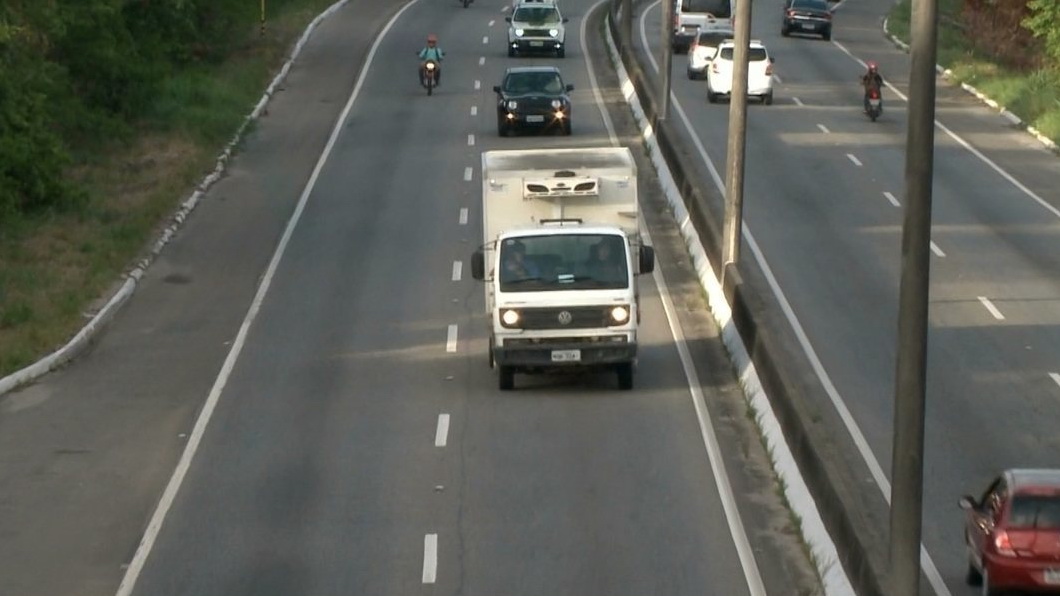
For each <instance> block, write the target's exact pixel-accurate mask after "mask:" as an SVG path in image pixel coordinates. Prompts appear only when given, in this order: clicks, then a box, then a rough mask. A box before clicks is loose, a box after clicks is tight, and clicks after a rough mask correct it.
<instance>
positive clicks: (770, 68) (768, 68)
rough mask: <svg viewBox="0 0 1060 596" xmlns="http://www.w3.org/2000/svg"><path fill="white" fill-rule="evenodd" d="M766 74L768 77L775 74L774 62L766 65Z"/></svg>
mask: <svg viewBox="0 0 1060 596" xmlns="http://www.w3.org/2000/svg"><path fill="white" fill-rule="evenodd" d="M766 76H767V77H771V76H773V64H772V63H770V64H767V65H766Z"/></svg>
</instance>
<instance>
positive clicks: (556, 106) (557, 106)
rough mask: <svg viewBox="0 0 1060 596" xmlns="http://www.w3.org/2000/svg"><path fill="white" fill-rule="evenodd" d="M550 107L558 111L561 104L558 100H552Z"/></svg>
mask: <svg viewBox="0 0 1060 596" xmlns="http://www.w3.org/2000/svg"><path fill="white" fill-rule="evenodd" d="M552 107H553V108H555V109H557V110H558V109H560V108H562V107H563V102H562V101H560V100H558V99H553V100H552Z"/></svg>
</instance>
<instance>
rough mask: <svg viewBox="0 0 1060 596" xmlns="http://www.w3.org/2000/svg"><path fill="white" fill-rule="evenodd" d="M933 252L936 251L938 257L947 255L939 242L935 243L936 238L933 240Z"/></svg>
mask: <svg viewBox="0 0 1060 596" xmlns="http://www.w3.org/2000/svg"><path fill="white" fill-rule="evenodd" d="M931 252H933V253H935V256H936V257H944V256H946V253H944V252H942V249H941V248H939V245H938V244H935V241H934V240H932V241H931Z"/></svg>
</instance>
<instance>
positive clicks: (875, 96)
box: [865, 88, 883, 122]
mask: <svg viewBox="0 0 1060 596" xmlns="http://www.w3.org/2000/svg"><path fill="white" fill-rule="evenodd" d="M867 104H868V107H867V108H866V109H865V113H866V114H867V115H868V117H869V120H872V121H873V122H875V121H876V119H877V118H879V117H880V114H882V113H883V100H882V98H881V97H880V90H879V89H877V88H872V89H869V94H868V101H867Z"/></svg>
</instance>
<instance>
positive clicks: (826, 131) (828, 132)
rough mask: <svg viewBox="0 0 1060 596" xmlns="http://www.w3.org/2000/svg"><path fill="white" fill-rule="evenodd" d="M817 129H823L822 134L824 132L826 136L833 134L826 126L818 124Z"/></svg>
mask: <svg viewBox="0 0 1060 596" xmlns="http://www.w3.org/2000/svg"><path fill="white" fill-rule="evenodd" d="M817 128H819V129H821V132H823V133H824V134H831V132H832V131H830V130H828V127H827V126H825V125H824V124H818V125H817Z"/></svg>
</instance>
